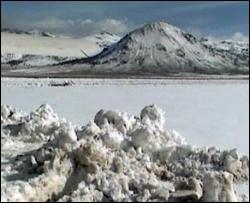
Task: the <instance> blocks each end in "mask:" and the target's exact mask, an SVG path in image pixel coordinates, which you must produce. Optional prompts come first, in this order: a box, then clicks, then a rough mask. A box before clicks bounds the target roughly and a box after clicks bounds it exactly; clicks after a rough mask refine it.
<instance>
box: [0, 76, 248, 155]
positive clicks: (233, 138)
mask: <svg viewBox="0 0 250 203" xmlns="http://www.w3.org/2000/svg"><path fill="white" fill-rule="evenodd" d="M24 81H25V84H24V83H23V82H24ZM37 81H38V80H34V79H32V80H28V79H27V80H26V79H13V80H9V79H2V80H1V90H2V91H1V98H2V99H1V103H2V104H8V105H12V106H14V107H17V108H20V109H22V110H25V111H27V112H30V111H31V110H34V109H35V108H37V107H38V106H40V105H41V104H42V103H48V104H50V105H51V106H52V107H53V109H54V110H55V111H56V112H57V113H58V114H59V115H60V116H63V117H66V118H67V119H68V120H70V121H71V122H72V123H74V124H78V125H80V124H81V125H82V124H86V123H87V122H88V121H89V120H92V119H93V118H94V116H95V114H96V112H97V111H98V110H100V109H101V108H105V109H116V110H119V111H125V112H129V113H131V114H135V115H139V113H140V110H141V109H142V108H143V107H144V106H146V105H149V104H156V105H158V106H159V107H160V108H162V109H163V110H165V112H166V119H167V121H166V123H167V126H166V127H167V128H173V129H175V130H176V131H178V132H180V133H181V134H182V135H183V136H184V137H185V138H186V140H187V142H188V143H190V144H194V145H197V146H217V147H220V148H223V149H227V148H237V149H238V150H239V151H240V152H241V153H244V154H248V153H249V144H248V143H249V82H248V81H227V82H221V81H188V82H183V81H177V80H175V81H164V80H140V82H138V81H133V80H131V81H127V80H112V79H111V80H102V79H93V80H90V79H78V80H77V82H76V84H75V85H73V86H68V87H50V86H47V85H42V86H41V85H40V86H39V85H37V84H36V85H34V83H36V82H37ZM46 82H47V80H46V81H45V83H46ZM39 84H40V83H39ZM41 84H42V83H41Z"/></svg>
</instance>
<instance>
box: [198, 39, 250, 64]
mask: <svg viewBox="0 0 250 203" xmlns="http://www.w3.org/2000/svg"><path fill="white" fill-rule="evenodd" d="M201 42H202V43H203V44H205V45H206V46H207V47H208V48H210V49H214V50H216V51H217V52H221V53H222V54H224V55H227V56H228V57H231V58H232V60H234V61H235V62H237V63H238V64H240V65H242V66H244V65H248V64H249V42H243V41H232V40H221V41H212V40H209V39H206V38H202V39H201Z"/></svg>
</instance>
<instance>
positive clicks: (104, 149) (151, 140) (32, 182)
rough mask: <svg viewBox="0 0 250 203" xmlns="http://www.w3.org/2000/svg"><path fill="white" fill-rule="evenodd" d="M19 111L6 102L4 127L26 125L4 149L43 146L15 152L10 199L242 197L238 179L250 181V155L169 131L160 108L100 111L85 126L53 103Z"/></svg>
mask: <svg viewBox="0 0 250 203" xmlns="http://www.w3.org/2000/svg"><path fill="white" fill-rule="evenodd" d="M12 109H13V108H11V107H7V106H2V115H1V120H2V122H1V127H2V128H3V129H6V128H7V129H8V130H10V131H11V130H12V128H13V127H14V126H17V125H19V124H20V122H22V126H21V127H20V128H19V129H16V130H15V132H12V134H11V133H9V135H8V136H4V133H5V132H4V131H1V141H3V140H5V142H2V148H3V149H5V150H6V149H7V148H8V147H9V146H10V145H14V144H15V143H17V144H18V145H20V143H21V142H23V143H24V144H28V143H30V142H34V141H35V140H38V141H39V142H41V141H42V144H41V145H40V146H39V147H38V148H37V149H35V150H30V151H29V150H28V151H26V152H24V153H22V154H18V155H17V156H14V157H13V160H12V162H13V166H10V167H13V168H12V170H11V171H9V172H8V173H7V172H5V173H3V174H2V181H1V182H2V183H1V198H2V201H59V202H60V201H62V202H63V201H73V202H74V201H87V200H88V201H126V202H128V201H169V202H173V201H174V202H180V201H192V202H197V201H205V202H209V201H241V200H242V198H241V197H242V196H240V195H238V194H236V193H235V191H234V188H233V187H234V183H237V182H239V181H248V180H249V160H248V158H247V157H246V156H243V157H240V156H239V155H238V153H237V151H236V150H226V151H220V150H218V149H215V148H213V147H210V148H205V149H204V148H197V147H193V146H190V145H188V144H186V143H185V141H184V138H183V137H182V136H181V135H179V134H178V133H177V132H176V131H174V130H165V128H164V127H165V126H164V125H165V116H164V112H163V111H162V110H161V109H160V108H159V107H157V106H156V105H149V106H146V107H145V108H143V109H142V111H141V113H140V117H139V116H133V115H129V114H127V113H122V112H119V111H113V110H100V111H99V112H97V114H96V115H95V117H94V120H93V121H90V122H89V123H88V124H87V125H85V126H73V125H72V124H71V123H69V122H68V121H66V120H65V119H63V118H60V117H59V116H58V115H57V114H55V113H54V111H53V109H52V108H51V107H50V106H49V105H45V104H44V105H41V106H40V107H39V108H38V109H37V110H35V111H33V112H31V113H30V114H29V115H25V114H24V115H18V116H15V117H14V118H15V119H14V118H9V115H10V111H14V110H12ZM9 123H11V125H12V127H10V126H9ZM27 136H30V137H32V139H31V140H27V139H26V137H27ZM48 137H49V139H48ZM34 138H35V139H34ZM38 138H39V139H38ZM17 141H18V142H17ZM10 162H11V161H10ZM14 166H15V167H14ZM2 171H7V170H2ZM13 173H14V174H13ZM11 180H12V181H11ZM212 193H213V194H216V195H212ZM245 199H246V198H245Z"/></svg>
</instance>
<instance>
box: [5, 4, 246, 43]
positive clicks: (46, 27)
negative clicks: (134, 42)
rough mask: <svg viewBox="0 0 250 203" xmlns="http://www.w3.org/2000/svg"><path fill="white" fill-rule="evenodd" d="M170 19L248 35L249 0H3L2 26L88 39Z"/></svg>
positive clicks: (200, 31) (198, 30)
mask: <svg viewBox="0 0 250 203" xmlns="http://www.w3.org/2000/svg"><path fill="white" fill-rule="evenodd" d="M155 21H167V22H169V23H171V24H173V25H175V26H177V27H179V28H181V29H184V30H185V31H189V32H192V33H193V34H195V35H198V36H204V37H211V38H215V39H216V38H218V39H225V38H233V39H236V40H248V39H249V31H248V30H249V2H248V1H245V2H244V1H168V2H167V1H166V2H164V1H144V2H143V1H127V2H126V1H119V2H115V1H110V2H109V1H89V2H88V1H85V2H74V1H64V2H57V1H47V2H46V1H33V2H32V1H20V2H13V1H1V28H2V29H3V28H16V29H22V30H33V29H38V30H43V31H48V32H51V33H53V34H62V35H69V36H74V37H83V36H87V35H91V34H95V33H98V32H100V31H109V32H111V33H114V34H118V35H120V36H123V35H125V34H126V33H128V32H129V31H132V30H133V29H135V28H137V27H140V26H143V25H144V24H147V23H150V22H155Z"/></svg>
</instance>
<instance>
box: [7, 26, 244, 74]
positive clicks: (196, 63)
mask: <svg viewBox="0 0 250 203" xmlns="http://www.w3.org/2000/svg"><path fill="white" fill-rule="evenodd" d="M67 40H68V39H67ZM67 40H66V39H64V40H63V41H67ZM78 40H80V41H81V42H82V44H81V45H79V42H80V41H77V43H75V42H74V43H73V41H69V43H68V44H64V46H63V49H68V53H70V54H72V50H73V49H74V50H76V51H77V52H78V54H79V53H80V56H79V57H76V58H75V59H68V60H67V59H65V58H64V59H63V60H61V61H58V62H57V63H53V65H52V66H48V67H46V66H45V65H44V63H43V65H44V66H41V67H39V68H33V69H29V72H28V73H27V72H26V69H19V70H15V74H18V73H19V72H21V73H22V74H33V75H39V74H41V73H42V74H43V75H44V74H45V75H51V73H53V74H54V75H55V76H56V75H60V74H62V75H65V74H68V75H74V76H76V77H80V76H81V75H85V74H132V75H145V74H149V75H176V74H180V75H184V74H199V75H200V74H213V75H214V74H227V75H228V74H249V52H248V46H246V45H245V44H240V43H238V42H233V41H221V42H219V43H212V42H210V41H208V40H206V39H205V38H197V37H195V36H194V35H192V34H191V33H188V32H185V31H183V30H181V29H179V28H177V27H175V26H173V25H170V24H169V23H167V22H155V23H150V24H147V25H145V26H143V27H140V28H138V29H135V30H134V31H132V32H130V33H128V34H127V35H126V36H125V37H123V38H122V39H120V38H119V37H117V36H115V35H112V34H111V33H107V32H102V33H99V34H97V35H92V36H89V37H85V38H81V39H78ZM83 42H84V43H83ZM49 44H51V43H49ZM73 44H74V45H73ZM40 45H41V43H40ZM54 47H55V45H53V48H54ZM69 47H72V48H71V49H69ZM76 47H77V49H76ZM93 47H95V50H96V52H95V53H94V52H92V54H90V51H89V50H90V49H91V48H93ZM96 47H97V48H96ZM103 47H104V49H103ZM38 48H40V47H38ZM102 49H103V50H102ZM97 50H99V51H97ZM34 51H36V50H34ZM57 52H58V50H57ZM57 56H58V55H57ZM64 56H65V55H64ZM70 56H72V55H70ZM40 65H41V64H40ZM49 65H50V64H49ZM33 66H35V65H34V63H33ZM8 71H9V70H8Z"/></svg>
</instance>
